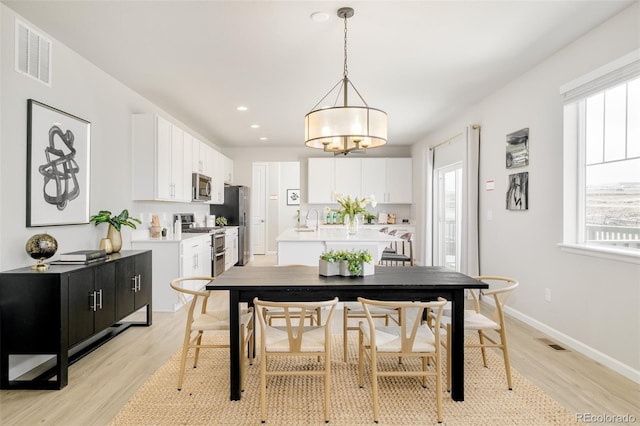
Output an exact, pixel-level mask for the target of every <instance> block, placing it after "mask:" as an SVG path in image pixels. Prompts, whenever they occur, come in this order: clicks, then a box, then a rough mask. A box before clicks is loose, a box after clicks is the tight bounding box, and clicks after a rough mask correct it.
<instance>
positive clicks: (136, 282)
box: [131, 276, 138, 292]
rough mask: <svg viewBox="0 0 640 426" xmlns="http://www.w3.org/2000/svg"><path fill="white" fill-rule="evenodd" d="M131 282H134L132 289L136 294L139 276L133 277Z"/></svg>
mask: <svg viewBox="0 0 640 426" xmlns="http://www.w3.org/2000/svg"><path fill="white" fill-rule="evenodd" d="M131 281H133V287H132V288H131V290H133V291H134V292H136V291H137V290H138V277H137V276H133V277H131Z"/></svg>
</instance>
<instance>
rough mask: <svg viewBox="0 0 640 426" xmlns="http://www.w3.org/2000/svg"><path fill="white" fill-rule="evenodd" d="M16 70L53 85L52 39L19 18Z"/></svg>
mask: <svg viewBox="0 0 640 426" xmlns="http://www.w3.org/2000/svg"><path fill="white" fill-rule="evenodd" d="M16 71H18V72H19V73H21V74H24V75H28V76H29V77H32V78H35V79H36V80H38V81H40V82H41V83H44V84H46V85H47V86H51V40H49V39H48V38H46V37H44V36H43V35H42V34H40V33H39V32H37V31H36V30H34V29H32V28H30V27H29V26H27V25H26V24H25V23H24V22H21V21H19V20H17V19H16Z"/></svg>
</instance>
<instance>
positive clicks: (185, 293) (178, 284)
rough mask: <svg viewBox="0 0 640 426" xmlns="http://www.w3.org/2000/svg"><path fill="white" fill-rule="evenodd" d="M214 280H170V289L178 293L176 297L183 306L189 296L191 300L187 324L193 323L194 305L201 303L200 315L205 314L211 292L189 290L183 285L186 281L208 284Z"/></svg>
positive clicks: (183, 278)
mask: <svg viewBox="0 0 640 426" xmlns="http://www.w3.org/2000/svg"><path fill="white" fill-rule="evenodd" d="M213 280H215V278H214V277H182V278H176V279H174V280H171V283H170V285H171V288H172V289H174V290H175V291H177V292H178V297H179V298H180V301H181V302H182V303H183V304H185V305H186V304H187V303H189V296H192V298H191V304H190V305H189V322H192V321H193V318H194V312H195V309H196V305H197V304H198V303H199V302H201V306H202V308H201V311H200V312H201V313H205V312H206V310H207V300H208V299H209V295H210V294H211V292H209V291H199V290H193V289H190V288H186V287H185V284H186V282H187V281H204V282H209V281H213Z"/></svg>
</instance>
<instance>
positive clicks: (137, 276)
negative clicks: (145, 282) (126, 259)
mask: <svg viewBox="0 0 640 426" xmlns="http://www.w3.org/2000/svg"><path fill="white" fill-rule="evenodd" d="M136 278H137V283H138V284H137V285H136V291H140V289H141V288H142V284H141V283H142V276H141V275H140V274H138V275H136Z"/></svg>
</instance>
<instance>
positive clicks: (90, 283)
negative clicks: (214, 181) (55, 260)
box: [0, 250, 152, 389]
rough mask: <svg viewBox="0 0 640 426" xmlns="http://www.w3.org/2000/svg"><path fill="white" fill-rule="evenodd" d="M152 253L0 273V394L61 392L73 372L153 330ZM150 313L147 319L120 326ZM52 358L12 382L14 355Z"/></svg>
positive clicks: (122, 254)
mask: <svg viewBox="0 0 640 426" xmlns="http://www.w3.org/2000/svg"><path fill="white" fill-rule="evenodd" d="M151 262H152V259H151V251H149V250H147V251H142V250H137V251H122V252H119V253H113V254H111V255H109V258H108V260H105V261H101V262H97V263H92V264H89V265H51V266H50V267H49V268H48V269H46V270H44V271H36V270H32V269H31V268H30V267H26V268H20V269H14V270H11V271H6V272H1V273H0V389H62V388H63V387H64V386H66V385H67V383H68V367H69V365H71V364H72V363H74V362H75V361H77V360H79V359H80V358H82V357H83V356H84V355H86V354H88V353H90V352H91V351H92V350H94V349H96V348H97V347H99V346H100V345H102V344H103V343H105V342H106V341H108V340H110V339H112V338H113V337H115V336H116V335H118V334H119V333H121V332H122V331H124V330H126V329H127V328H128V327H130V326H149V325H151V311H152V307H151V300H152V297H151V288H152V287H151ZM143 308H146V319H145V320H143V321H127V320H125V321H123V319H125V318H126V317H128V316H129V315H131V314H133V313H134V312H136V311H138V310H140V309H143ZM19 355H27V356H29V355H31V356H35V355H49V356H52V357H53V359H51V360H49V361H47V362H45V363H43V364H41V365H38V366H37V367H35V368H33V369H32V370H31V371H29V372H27V373H25V374H22V375H20V377H13V378H10V376H9V370H10V367H11V363H10V361H11V359H10V358H11V356H19Z"/></svg>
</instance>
